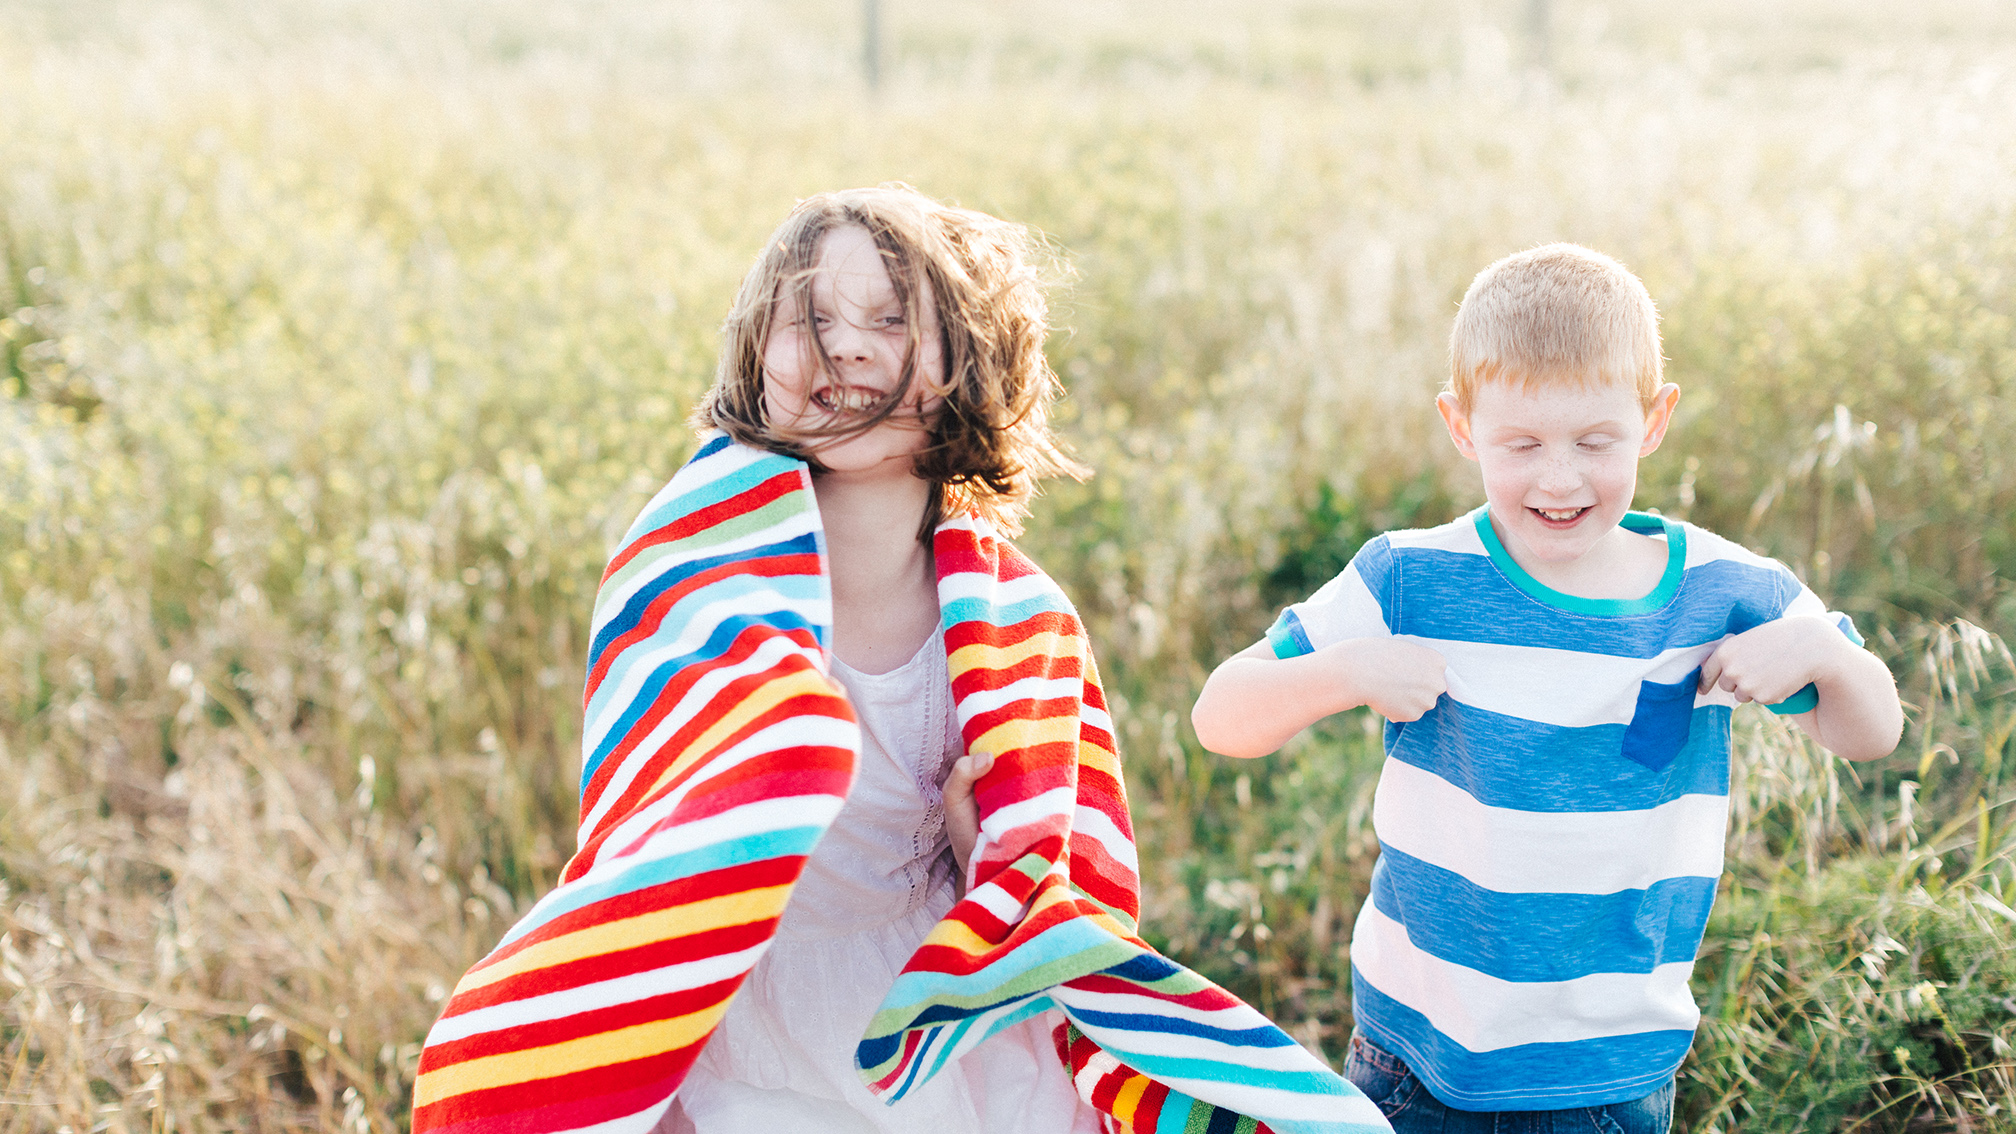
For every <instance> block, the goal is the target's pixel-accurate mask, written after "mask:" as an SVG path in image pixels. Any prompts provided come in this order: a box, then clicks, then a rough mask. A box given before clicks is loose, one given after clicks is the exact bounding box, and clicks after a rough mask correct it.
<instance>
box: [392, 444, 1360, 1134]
mask: <svg viewBox="0 0 2016 1134" xmlns="http://www.w3.org/2000/svg"><path fill="white" fill-rule="evenodd" d="M811 489H812V482H811V477H810V474H809V472H808V470H807V468H806V466H805V465H804V464H803V463H802V462H800V461H796V460H793V459H791V458H789V457H784V456H780V455H778V454H775V453H770V452H766V451H762V450H758V449H752V448H749V447H746V446H741V445H737V444H734V443H732V442H730V441H729V440H728V439H727V438H726V437H723V436H719V435H716V436H713V437H711V438H709V439H708V440H707V441H706V442H705V443H704V444H703V445H702V447H701V449H700V451H699V452H698V453H697V454H696V455H695V456H694V458H693V459H692V460H691V461H690V462H689V463H688V464H687V465H686V467H685V468H683V469H682V470H680V472H679V473H678V475H676V476H675V477H674V478H673V479H672V481H671V483H670V484H668V485H667V486H666V487H665V488H664V490H662V491H661V492H660V493H659V494H658V495H657V496H656V497H655V498H654V499H653V500H652V501H651V503H650V504H649V505H647V506H646V508H645V509H644V512H643V514H642V515H641V516H640V517H639V518H638V520H637V521H636V523H635V524H633V525H632V527H631V529H630V532H629V534H628V535H627V536H626V537H625V538H624V540H623V545H622V548H621V550H619V551H618V552H617V554H616V556H615V557H614V558H613V559H612V560H611V561H610V564H609V568H608V570H607V572H606V573H605V574H604V576H603V580H602V588H601V591H600V593H599V595H598V596H597V598H596V603H595V614H594V621H593V626H592V638H591V645H590V648H589V670H588V683H587V696H586V721H585V726H584V728H583V735H582V748H583V752H584V767H583V770H582V780H581V784H582V790H581V826H580V832H579V838H580V850H579V851H578V852H577V853H576V854H575V856H574V858H573V859H572V860H571V861H570V862H569V863H568V864H567V866H566V867H565V869H564V870H563V871H562V872H561V877H560V882H559V885H558V886H557V887H556V888H555V889H554V890H553V891H552V892H551V893H550V894H548V895H547V896H546V897H545V898H543V899H542V900H541V901H540V902H539V903H538V904H537V905H535V906H534V907H533V909H532V910H531V912H529V913H528V914H527V915H526V916H525V917H524V919H523V920H521V921H520V922H519V923H518V924H517V925H515V926H513V927H512V928H511V930H510V931H509V932H508V933H506V934H505V936H504V939H503V941H501V942H500V943H499V944H498V945H497V947H496V948H495V949H494V950H493V951H492V952H491V953H490V955H489V956H487V957H485V958H484V959H483V960H482V961H480V962H478V963H477V964H476V965H475V967H473V968H471V969H470V970H469V972H468V973H467V974H466V975H465V976H464V977H463V978H462V980H461V982H460V983H459V984H458V985H457V986H456V989H455V992H454V994H453V995H452V996H451V997H450V998H449V1001H448V1004H447V1007H446V1009H445V1010H444V1011H443V1013H442V1015H441V1018H440V1020H439V1021H437V1022H436V1023H435V1025H434V1028H433V1030H432V1031H431V1032H430V1033H429V1035H428V1038H427V1045H426V1048H425V1050H424V1052H423V1053H422V1055H421V1060H420V1075H419V1079H418V1081H417V1082H416V1084H415V1086H414V1115H413V1127H414V1130H415V1131H416V1132H418V1131H429V1132H432V1131H453V1132H455V1134H478V1132H481V1134H492V1132H502V1131H510V1132H512V1134H543V1132H547V1131H563V1130H583V1129H587V1128H595V1129H597V1130H598V1131H608V1132H609V1134H617V1132H627V1131H637V1132H642V1131H646V1130H649V1129H650V1128H651V1127H652V1126H653V1125H654V1124H655V1123H656V1122H657V1121H658V1120H659V1119H660V1117H661V1116H662V1115H663V1114H664V1112H665V1109H666V1107H667V1106H668V1105H669V1103H670V1100H671V1099H672V1097H673V1095H674V1093H675V1092H676V1091H677V1090H678V1087H679V1084H680V1082H681V1080H682V1079H683V1078H684V1077H685V1074H686V1071H687V1069H688V1068H689V1067H690V1066H691V1065H692V1063H693V1060H694V1058H695V1057H696V1056H698V1054H699V1053H700V1049H701V1048H702V1046H703V1045H704V1044H705V1043H706V1042H707V1037H708V1035H709V1034H710V1033H711V1032H712V1030H713V1028H714V1026H715V1025H716V1024H717V1023H718V1022H719V1021H720V1019H721V1017H722V1015H723V1014H724V1013H725V1012H726V1011H727V1007H728V1002H729V1000H730V998H731V997H732V996H733V995H734V994H735V990H736V989H737V988H738V987H740V985H741V983H742V980H743V978H744V977H746V976H747V975H748V973H749V971H750V969H751V968H753V967H754V965H755V964H756V961H757V959H758V958H759V957H760V956H761V955H762V953H763V951H764V949H765V948H767V946H768V944H769V941H770V938H771V936H772V935H773V933H774V932H775V930H776V926H777V920H778V917H779V916H780V915H781V914H782V913H783V910H784V904H785V901H786V900H787V899H788V897H789V896H790V892H791V887H792V885H793V883H794V882H795V881H796V879H797V877H798V875H799V873H800V871H801V870H802V869H803V867H804V864H805V859H806V856H807V855H808V854H810V853H811V851H812V848H813V846H814V844H816V843H817V842H818V840H819V837H820V835H821V834H822V833H823V832H824V831H825V829H826V827H827V826H828V825H829V824H830V823H831V822H832V821H833V818H834V816H835V815H837V814H838V812H839V810H840V805H841V803H842V801H843V800H844V799H845V798H846V795H847V790H848V787H849V784H850V783H851V780H852V776H853V769H854V761H855V756H856V753H857V752H858V750H859V744H860V736H859V731H858V729H857V727H856V725H855V723H854V717H853V712H852V710H851V709H850V708H849V706H848V704H847V701H846V698H845V696H844V694H843V693H842V692H841V691H840V689H839V687H838V685H837V684H835V683H834V682H833V681H831V680H829V679H828V678H827V676H826V673H825V663H824V658H823V654H822V652H821V651H822V647H823V646H824V644H825V642H826V640H827V637H828V635H829V633H830V627H831V622H832V600H831V593H830V590H829V586H828V581H827V579H826V576H825V568H824V555H823V550H822V547H823V535H822V532H821V529H820V526H819V514H818V508H817V505H816V503H815V501H814V498H813V494H812V490H811ZM933 550H934V552H935V555H936V559H937V569H938V576H939V584H938V586H939V600H940V604H941V607H942V609H943V619H944V625H945V640H946V652H947V655H948V660H949V664H950V672H951V679H952V689H953V696H954V698H955V703H956V712H957V715H958V720H959V724H960V728H961V730H962V733H963V735H964V739H965V743H966V747H967V750H968V751H988V752H992V753H994V754H995V757H996V762H995V765H994V769H993V771H991V772H990V773H989V774H988V775H987V776H986V777H985V778H983V779H982V780H981V781H980V784H979V786H978V801H979V805H980V813H981V833H980V838H979V842H978V843H977V845H976V846H975V847H974V853H973V859H972V862H973V865H972V868H971V872H970V877H969V882H970V888H969V890H968V893H967V895H966V897H965V898H964V899H963V900H962V901H960V902H959V903H958V904H957V905H956V906H954V908H953V909H952V910H951V912H950V913H949V914H948V915H947V917H946V918H945V919H944V920H943V921H942V922H940V923H939V925H938V926H936V927H935V928H934V929H933V930H932V932H931V934H930V935H929V936H928V937H927V938H926V940H925V941H924V943H923V945H922V946H920V947H919V948H918V950H917V952H916V954H915V955H914V956H913V957H912V958H911V960H910V962H909V963H908V965H907V966H906V967H905V969H904V971H903V972H902V974H900V975H899V976H898V978H897V980H896V982H895V984H894V986H893V987H892V988H891V989H890V990H889V993H888V996H887V997H886V998H885V1000H884V1001H883V1004H882V1007H881V1009H880V1011H879V1012H878V1013H877V1015H876V1016H875V1018H874V1021H873V1023H872V1024H871V1026H870V1028H869V1031H868V1034H867V1035H866V1036H864V1037H863V1039H862V1041H861V1044H860V1047H859V1049H858V1052H857V1063H858V1064H859V1067H860V1070H861V1074H862V1077H863V1079H864V1081H866V1082H867V1083H868V1085H869V1087H870V1089H871V1090H872V1091H874V1092H875V1093H877V1094H878V1095H880V1096H882V1097H883V1098H885V1099H888V1100H889V1101H891V1102H895V1101H897V1100H900V1099H902V1098H903V1097H904V1096H905V1095H906V1094H907V1093H908V1092H910V1091H911V1090H914V1089H915V1088H916V1087H917V1086H918V1085H919V1084H921V1083H923V1082H925V1081H927V1080H929V1079H930V1078H931V1077H932V1076H933V1075H934V1074H936V1073H937V1072H938V1071H939V1070H940V1069H942V1068H944V1067H945V1066H946V1065H947V1064H948V1063H950V1062H951V1061H952V1060H954V1059H957V1058H958V1057H959V1056H960V1055H962V1054H964V1053H965V1052H967V1051H969V1050H971V1049H972V1048H974V1047H975V1046H976V1045H978V1044H980V1043H982V1042H983V1041H985V1040H986V1038H987V1037H988V1036H990V1035H992V1034H994V1033H995V1032H997V1031H999V1030H1000V1029H1002V1028H1004V1027H1007V1026H1009V1025H1012V1024H1014V1023H1016V1022H1018V1021H1021V1020H1024V1019H1026V1018H1028V1017H1030V1016H1032V1015H1035V1014H1038V1013H1042V1012H1045V1011H1048V1010H1050V1009H1052V1008H1058V1009H1062V1012H1063V1015H1064V1016H1065V1017H1066V1018H1067V1020H1068V1021H1069V1023H1068V1024H1066V1025H1060V1026H1058V1028H1057V1029H1056V1036H1055V1039H1056V1043H1057V1047H1058V1055H1059V1058H1060V1059H1062V1060H1063V1061H1064V1062H1065V1064H1066V1066H1067V1067H1068V1068H1069V1069H1070V1072H1071V1074H1072V1076H1073V1078H1074V1080H1075V1081H1076V1083H1077V1085H1078V1088H1079V1090H1080V1092H1081V1094H1083V1095H1084V1096H1085V1097H1086V1098H1087V1099H1088V1100H1089V1101H1090V1102H1091V1103H1092V1104H1093V1105H1094V1106H1095V1107H1097V1108H1098V1109H1099V1110H1100V1111H1101V1112H1102V1113H1103V1114H1105V1115H1107V1116H1109V1120H1108V1125H1109V1127H1110V1128H1111V1129H1114V1130H1127V1129H1130V1128H1131V1129H1132V1130H1134V1131H1136V1132H1138V1134H1166V1132H1173V1131H1190V1130H1210V1131H1214V1132H1215V1131H1252V1130H1264V1129H1270V1128H1271V1129H1273V1130H1276V1131H1280V1132H1282V1134H1290V1132H1298V1134H1300V1132H1306V1134H1357V1132H1361V1131H1376V1130H1385V1129H1386V1128H1387V1127H1386V1123H1385V1121H1384V1120H1383V1119H1382V1118H1380V1117H1379V1114H1378V1111H1377V1110H1376V1108H1374V1107H1373V1106H1372V1105H1371V1104H1370V1103H1369V1102H1367V1101H1366V1100H1365V1098H1364V1096H1362V1095H1361V1094H1359V1093H1358V1092H1357V1091H1356V1090H1354V1089H1353V1088H1352V1087H1351V1086H1350V1085H1349V1084H1348V1083H1346V1082H1345V1081H1344V1080H1342V1079H1341V1078H1339V1077H1338V1076H1337V1075H1335V1074H1334V1073H1332V1072H1331V1071H1330V1070H1329V1069H1328V1068H1327V1067H1325V1066H1324V1065H1323V1064H1322V1062H1321V1061H1320V1060H1318V1059H1316V1058H1315V1057H1313V1056H1311V1055H1310V1054H1308V1053H1307V1052H1306V1051H1304V1050H1303V1049H1302V1048H1301V1047H1299V1046H1297V1045H1296V1044H1295V1043H1294V1042H1293V1041H1292V1040H1290V1039H1289V1038H1288V1037H1287V1036H1286V1035H1285V1034H1283V1033H1282V1032H1281V1031H1280V1030H1279V1029H1278V1028H1275V1027H1274V1026H1273V1025H1272V1024H1270V1023H1268V1022H1267V1020H1266V1019H1265V1018H1264V1017H1262V1016H1261V1015H1260V1014H1259V1013H1258V1012H1256V1011H1254V1010H1253V1009H1252V1008H1251V1007H1249V1006H1247V1005H1246V1004H1245V1003H1243V1002H1242V1001H1240V1000H1239V999H1238V998H1236V997H1234V996H1232V995H1231V994H1229V993H1227V992H1225V991H1224V990H1223V989H1220V988H1218V987H1217V986H1216V985H1213V984H1212V983H1211V982H1209V981H1207V980H1205V979H1203V978H1202V977H1200V976H1198V975H1196V974H1195V973H1192V972H1190V971H1189V970H1187V969H1185V968H1183V967H1182V966H1180V965H1177V964H1175V963H1173V962H1171V961H1169V960H1168V959H1166V958H1164V957H1162V956H1161V955H1159V954H1158V953H1156V952H1155V950H1154V949H1152V948H1151V947H1149V946H1148V945H1147V944H1146V943H1145V942H1143V941H1142V940H1141V938H1140V936H1139V933H1138V931H1137V928H1136V919H1137V917H1138V914H1139V884H1138V879H1137V875H1136V868H1135V856H1134V843H1133V835H1132V828H1131V825H1130V823H1129V820H1128V816H1127V805H1126V797H1125V794H1124V791H1123V788H1122V781H1121V774H1120V765H1119V761H1118V757H1117V755H1116V753H1115V748H1114V743H1113V737H1112V723H1111V721H1110V719H1109V718H1108V717H1107V715H1106V705H1105V700H1104V697H1103V696H1102V694H1101V692H1100V688H1099V680H1098V675H1097V672H1096V670H1095V669H1094V666H1093V663H1092V655H1091V650H1090V648H1089V646H1088V644H1087V642H1086V639H1085V635H1084V631H1083V629H1082V627H1081V626H1080V625H1079V622H1078V619H1077V616H1076V615H1075V613H1074V612H1073V611H1072V609H1071V606H1070V604H1069V602H1068V601H1067V600H1066V599H1065V598H1064V595H1063V593H1062V592H1061V591H1060V590H1059V589H1058V588H1057V586H1056V584H1054V583H1052V582H1051V581H1050V579H1049V578H1048V577H1047V576H1045V575H1044V574H1043V573H1042V572H1041V571H1039V570H1038V569H1037V568H1036V567H1035V566H1034V565H1033V564H1031V563H1030V562H1029V561H1028V560H1027V559H1025V558H1024V557H1022V555H1021V554H1020V553H1019V552H1017V551H1016V550H1015V549H1014V548H1013V547H1011V546H1010V545H1008V544H1007V543H1006V542H1005V541H1003V540H1000V539H998V538H996V537H995V536H994V535H993V533H992V532H991V531H990V530H989V529H988V527H987V526H986V525H985V524H984V523H983V522H981V521H980V520H978V519H977V518H975V517H959V518H956V519H954V520H951V521H949V522H947V523H946V524H944V525H942V526H941V527H940V528H939V530H938V531H937V533H936V535H935V539H934V545H933Z"/></svg>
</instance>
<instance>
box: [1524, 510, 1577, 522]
mask: <svg viewBox="0 0 2016 1134" xmlns="http://www.w3.org/2000/svg"><path fill="white" fill-rule="evenodd" d="M1534 511H1536V512H1538V513H1540V514H1541V515H1543V516H1545V517H1547V518H1548V519H1550V520H1572V519H1574V518H1575V517H1577V516H1579V515H1581V514H1582V513H1583V512H1584V511H1585V509H1582V508H1570V509H1568V510H1567V511H1565V512H1550V511H1548V510H1547V509H1545V508H1535V509H1534Z"/></svg>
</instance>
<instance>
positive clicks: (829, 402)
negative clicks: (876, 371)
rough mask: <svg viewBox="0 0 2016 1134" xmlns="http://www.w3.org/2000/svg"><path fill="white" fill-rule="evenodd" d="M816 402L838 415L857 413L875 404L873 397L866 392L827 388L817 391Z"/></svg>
mask: <svg viewBox="0 0 2016 1134" xmlns="http://www.w3.org/2000/svg"><path fill="white" fill-rule="evenodd" d="M817 400H818V401H819V402H820V403H821V404H822V405H824V406H825V407H826V408H827V409H829V410H834V411H836V412H839V413H859V412H861V411H862V410H865V409H867V408H868V407H870V406H872V405H874V404H875V395H874V394H872V393H870V392H869V391H867V390H848V389H838V388H834V387H828V388H827V389H824V390H821V391H819V394H818V396H817Z"/></svg>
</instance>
